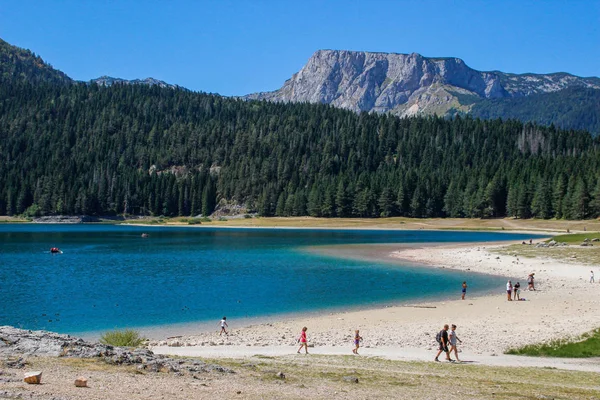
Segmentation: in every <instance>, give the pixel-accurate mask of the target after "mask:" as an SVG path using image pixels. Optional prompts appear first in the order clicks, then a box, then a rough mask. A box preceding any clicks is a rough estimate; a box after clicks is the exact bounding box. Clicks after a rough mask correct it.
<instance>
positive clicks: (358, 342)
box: [352, 329, 362, 354]
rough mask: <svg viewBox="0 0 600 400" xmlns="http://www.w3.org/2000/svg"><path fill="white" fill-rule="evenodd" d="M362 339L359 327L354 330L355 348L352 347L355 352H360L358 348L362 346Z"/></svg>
mask: <svg viewBox="0 0 600 400" xmlns="http://www.w3.org/2000/svg"><path fill="white" fill-rule="evenodd" d="M361 340H362V337H361V336H360V334H359V333H358V329H357V330H355V331H354V346H355V347H354V348H353V349H352V352H353V353H354V354H358V348H359V347H360V341H361Z"/></svg>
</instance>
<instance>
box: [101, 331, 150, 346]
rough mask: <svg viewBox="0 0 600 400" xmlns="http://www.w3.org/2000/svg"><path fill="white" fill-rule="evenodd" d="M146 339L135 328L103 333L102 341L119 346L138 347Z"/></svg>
mask: <svg viewBox="0 0 600 400" xmlns="http://www.w3.org/2000/svg"><path fill="white" fill-rule="evenodd" d="M145 340H146V339H145V338H144V337H142V336H140V334H139V332H138V331H136V330H133V329H124V330H117V331H109V332H105V333H103V334H102V336H101V337H100V343H104V344H108V345H111V346H117V347H138V346H140V345H141V344H142V343H144V341H145Z"/></svg>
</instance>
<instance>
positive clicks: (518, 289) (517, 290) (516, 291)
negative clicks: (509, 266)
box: [513, 282, 521, 300]
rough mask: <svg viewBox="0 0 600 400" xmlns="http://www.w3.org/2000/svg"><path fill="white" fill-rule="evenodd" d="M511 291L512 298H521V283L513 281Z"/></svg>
mask: <svg viewBox="0 0 600 400" xmlns="http://www.w3.org/2000/svg"><path fill="white" fill-rule="evenodd" d="M513 292H514V300H521V297H520V296H521V284H520V283H519V282H517V283H515V286H513Z"/></svg>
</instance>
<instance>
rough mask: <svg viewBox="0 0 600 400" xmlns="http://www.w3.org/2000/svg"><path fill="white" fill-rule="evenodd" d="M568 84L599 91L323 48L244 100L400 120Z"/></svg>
mask: <svg viewBox="0 0 600 400" xmlns="http://www.w3.org/2000/svg"><path fill="white" fill-rule="evenodd" d="M574 86H576V87H589V88H599V89H600V79H599V78H580V77H576V76H574V75H569V74H523V75H519V74H507V73H503V72H499V71H492V72H485V71H477V70H475V69H472V68H470V67H469V66H467V64H466V63H465V62H464V61H463V60H462V59H460V58H456V57H424V56H422V55H421V54H419V53H410V54H399V53H382V52H366V51H350V50H330V49H323V50H317V51H316V52H315V53H314V54H313V55H312V56H311V57H310V59H309V60H308V62H307V63H306V65H304V67H302V68H301V69H300V71H298V72H297V73H295V74H294V75H293V76H292V77H291V78H290V79H288V80H287V81H286V82H285V83H284V85H283V86H282V87H281V88H280V89H278V90H276V91H274V92H267V93H256V94H251V95H248V96H246V98H248V99H262V100H270V101H277V102H310V103H327V104H331V105H334V106H337V107H341V108H346V109H350V110H353V111H357V112H359V111H375V112H392V113H394V114H398V115H402V116H405V115H413V114H433V113H435V114H441V115H443V114H446V113H448V112H450V111H462V112H468V111H469V109H470V106H471V105H472V104H474V103H476V102H477V101H479V100H482V99H494V98H512V97H521V96H528V95H531V94H538V93H547V92H553V91H558V90H562V89H566V88H570V87H574Z"/></svg>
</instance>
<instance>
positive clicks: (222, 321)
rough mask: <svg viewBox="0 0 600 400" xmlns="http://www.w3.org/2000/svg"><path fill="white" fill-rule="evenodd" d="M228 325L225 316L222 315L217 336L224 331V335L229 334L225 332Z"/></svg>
mask: <svg viewBox="0 0 600 400" xmlns="http://www.w3.org/2000/svg"><path fill="white" fill-rule="evenodd" d="M228 326H229V325H227V317H223V319H222V320H221V332H219V336H221V335H222V334H223V333H225V335H227V336H229V333H228V332H227V329H225V328H227V327H228Z"/></svg>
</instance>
